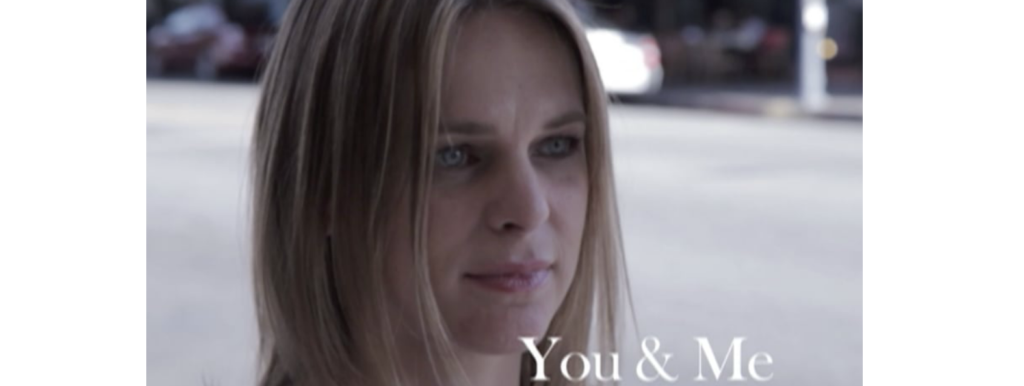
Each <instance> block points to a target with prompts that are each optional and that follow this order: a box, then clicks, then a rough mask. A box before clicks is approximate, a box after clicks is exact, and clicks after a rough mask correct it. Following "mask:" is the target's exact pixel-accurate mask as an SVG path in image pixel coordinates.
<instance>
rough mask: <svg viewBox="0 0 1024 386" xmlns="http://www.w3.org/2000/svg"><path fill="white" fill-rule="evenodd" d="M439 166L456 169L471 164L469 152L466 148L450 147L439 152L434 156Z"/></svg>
mask: <svg viewBox="0 0 1024 386" xmlns="http://www.w3.org/2000/svg"><path fill="white" fill-rule="evenodd" d="M434 159H435V160H436V161H437V164H438V166H440V167H443V168H456V167H460V166H466V164H468V163H469V161H470V159H469V152H468V151H467V149H466V148H465V146H449V147H445V148H443V149H441V150H438V151H437V154H436V155H435V156H434Z"/></svg>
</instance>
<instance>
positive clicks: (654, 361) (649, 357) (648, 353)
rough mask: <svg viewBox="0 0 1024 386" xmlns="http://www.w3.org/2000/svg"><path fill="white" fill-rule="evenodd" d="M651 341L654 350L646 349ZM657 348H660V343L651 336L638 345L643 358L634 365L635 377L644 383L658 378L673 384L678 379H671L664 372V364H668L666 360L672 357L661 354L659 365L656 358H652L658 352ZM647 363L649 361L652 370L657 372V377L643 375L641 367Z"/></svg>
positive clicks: (671, 377)
mask: <svg viewBox="0 0 1024 386" xmlns="http://www.w3.org/2000/svg"><path fill="white" fill-rule="evenodd" d="M652 340H653V341H654V348H650V347H648V342H650V341H652ZM659 347H661V342H659V341H658V338H655V337H651V336H649V337H646V338H644V341H643V342H642V343H641V344H640V348H641V349H642V350H643V351H644V358H643V359H641V360H640V362H639V363H637V364H636V376H637V377H640V379H642V380H644V382H651V381H653V380H655V379H657V378H658V377H659V376H660V377H661V378H663V379H665V380H667V381H670V382H675V381H676V379H679V377H678V376H675V377H673V376H671V375H669V374H668V372H666V371H665V364H667V363H668V359H669V358H671V357H672V354H662V361H661V362H660V364H659V362H658V360H657V358H655V357H654V353H655V352H656V351H658V348H659ZM647 361H650V364H651V366H653V367H654V370H655V371H657V372H658V376H655V377H648V376H647V374H646V373H644V369H643V366H644V362H647Z"/></svg>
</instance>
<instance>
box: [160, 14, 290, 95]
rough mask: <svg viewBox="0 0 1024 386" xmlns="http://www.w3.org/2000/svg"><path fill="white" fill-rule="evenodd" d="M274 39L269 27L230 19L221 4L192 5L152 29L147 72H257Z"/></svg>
mask: <svg viewBox="0 0 1024 386" xmlns="http://www.w3.org/2000/svg"><path fill="white" fill-rule="evenodd" d="M272 39H273V34H272V31H270V30H268V28H266V27H243V26H241V25H238V24H236V23H232V22H230V21H228V19H227V17H226V15H225V14H224V11H223V10H222V9H221V8H220V7H218V6H217V5H214V4H210V3H198V4H192V5H188V6H185V7H182V8H179V9H177V10H175V11H174V12H171V13H170V14H169V15H168V16H167V18H166V19H164V22H163V23H161V24H158V25H156V26H154V27H153V28H151V29H150V30H149V33H148V34H147V57H146V67H147V73H148V74H149V75H162V74H164V73H166V72H170V71H174V70H188V71H191V72H192V73H193V74H194V75H195V76H196V77H198V78H200V79H214V78H217V77H220V76H221V75H223V74H225V73H227V72H253V73H255V72H256V71H257V69H258V68H259V66H260V63H262V61H263V59H264V57H265V56H266V54H267V53H268V52H269V46H270V43H271V41H272Z"/></svg>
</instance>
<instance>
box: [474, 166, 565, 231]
mask: <svg viewBox="0 0 1024 386" xmlns="http://www.w3.org/2000/svg"><path fill="white" fill-rule="evenodd" d="M494 178H495V183H494V185H493V187H494V188H493V189H491V192H492V197H491V200H490V203H489V206H488V210H487V214H486V215H487V216H488V219H487V222H488V223H489V225H490V226H491V228H492V229H493V230H494V231H496V232H523V233H528V232H530V231H532V230H534V229H536V228H537V227H539V226H540V225H541V224H543V223H544V222H546V221H547V220H548V216H549V215H550V213H551V212H550V210H551V208H550V207H549V206H548V197H547V191H546V188H545V185H544V181H543V179H542V176H541V175H540V174H538V172H537V170H536V169H535V168H534V167H533V165H532V163H531V162H530V161H529V160H516V161H515V162H514V163H510V164H509V165H507V166H505V167H504V168H502V170H501V171H500V172H499V173H498V174H497V175H495V176H494Z"/></svg>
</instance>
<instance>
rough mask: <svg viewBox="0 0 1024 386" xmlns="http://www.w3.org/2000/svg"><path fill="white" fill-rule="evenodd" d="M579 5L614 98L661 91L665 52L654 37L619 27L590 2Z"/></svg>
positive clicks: (608, 87) (607, 86)
mask: <svg viewBox="0 0 1024 386" xmlns="http://www.w3.org/2000/svg"><path fill="white" fill-rule="evenodd" d="M575 4H576V10H577V14H578V15H579V17H580V21H582V22H583V26H584V28H585V29H586V33H587V41H589V42H590V46H591V49H592V50H593V52H594V59H595V60H596V61H597V67H598V71H600V72H601V80H602V82H603V83H604V87H605V91H607V92H608V93H609V94H613V95H623V96H627V95H628V96H634V95H636V96H639V95H648V94H654V93H657V92H658V91H659V90H661V84H662V81H663V78H664V76H665V72H664V69H663V68H662V64H661V49H660V48H658V42H657V40H655V39H654V36H652V35H651V34H646V33H638V32H629V31H624V30H621V29H619V28H616V27H614V26H612V24H611V23H609V22H607V21H605V20H602V19H600V18H599V17H597V15H595V14H594V12H593V10H592V9H591V8H589V6H587V5H586V2H578V3H575Z"/></svg>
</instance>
